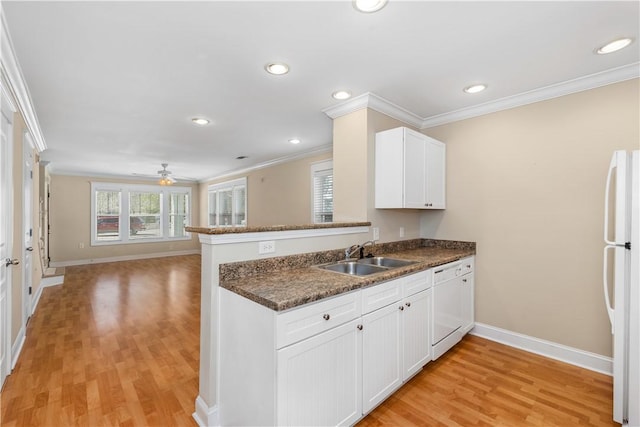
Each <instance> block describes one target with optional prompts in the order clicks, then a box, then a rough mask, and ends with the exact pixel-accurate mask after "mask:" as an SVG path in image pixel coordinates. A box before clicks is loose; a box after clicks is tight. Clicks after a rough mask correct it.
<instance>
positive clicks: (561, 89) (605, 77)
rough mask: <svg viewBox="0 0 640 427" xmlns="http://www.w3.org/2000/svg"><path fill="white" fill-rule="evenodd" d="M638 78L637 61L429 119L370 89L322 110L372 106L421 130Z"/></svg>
mask: <svg viewBox="0 0 640 427" xmlns="http://www.w3.org/2000/svg"><path fill="white" fill-rule="evenodd" d="M639 77H640V62H635V63H633V64H628V65H624V66H621V67H617V68H612V69H610V70H605V71H601V72H599V73H594V74H590V75H588V76H584V77H579V78H576V79H572V80H567V81H565V82H562V83H557V84H554V85H550V86H545V87H542V88H538V89H534V90H530V91H528V92H523V93H520V94H518V95H513V96H508V97H505V98H501V99H498V100H495V101H490V102H486V103H484V104H480V105H474V106H472V107H467V108H461V109H459V110H454V111H450V112H447V113H442V114H438V115H435V116H431V117H426V118H422V117H420V116H418V115H417V114H414V113H412V112H411V111H409V110H407V109H406V108H402V107H400V106H398V105H396V104H394V103H392V102H390V101H388V100H386V99H384V98H382V97H381V96H378V95H376V94H374V93H371V92H367V93H365V94H362V95H360V96H357V97H355V98H353V99H351V100H349V101H346V102H343V103H340V104H338V105H335V106H331V107H328V108H325V109H324V110H322V112H323V113H325V114H326V115H327V116H329V117H330V118H331V119H336V118H338V117H341V116H344V115H347V114H350V113H353V112H354V111H357V110H361V109H363V108H370V109H372V110H376V111H378V112H380V113H383V114H386V115H387V116H389V117H393V118H394V119H397V120H400V121H402V122H404V123H407V124H409V125H411V126H414V127H416V128H418V129H427V128H430V127H434V126H439V125H443V124H446V123H451V122H457V121H459V120H465V119H470V118H473V117H478V116H483V115H485V114H490V113H495V112H498V111H502V110H507V109H509V108H515V107H520V106H523V105H527V104H532V103H534V102H540V101H546V100H548V99H552V98H558V97H560V96H565V95H570V94H572V93H576V92H582V91H585V90H589V89H595V88H597V87H601V86H606V85H609V84H613V83H619V82H622V81H625V80H631V79H635V78H639Z"/></svg>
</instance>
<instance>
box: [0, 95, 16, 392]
mask: <svg viewBox="0 0 640 427" xmlns="http://www.w3.org/2000/svg"><path fill="white" fill-rule="evenodd" d="M1 111H2V114H0V120H1V122H0V212H1V213H2V214H0V387H1V386H2V385H3V384H4V380H5V379H6V378H7V375H9V372H10V369H11V351H10V349H11V333H10V331H11V313H10V311H9V310H10V296H11V293H10V283H11V265H10V264H9V265H7V263H6V260H10V259H11V245H12V237H11V232H12V213H13V203H12V200H11V197H12V194H11V132H12V126H11V123H12V121H11V117H12V116H13V115H12V114H11V108H10V107H8V105H7V102H6V100H5V97H4V94H3V95H2V109H1Z"/></svg>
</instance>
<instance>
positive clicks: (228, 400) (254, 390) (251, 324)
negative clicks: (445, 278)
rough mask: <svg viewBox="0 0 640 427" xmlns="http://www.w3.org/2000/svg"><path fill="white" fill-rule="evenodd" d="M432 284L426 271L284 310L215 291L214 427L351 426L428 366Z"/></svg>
mask: <svg viewBox="0 0 640 427" xmlns="http://www.w3.org/2000/svg"><path fill="white" fill-rule="evenodd" d="M430 287H431V271H424V272H420V273H416V274H413V275H410V276H405V277H401V278H399V279H396V280H392V281H388V282H384V283H382V284H380V285H375V286H372V287H369V288H365V289H363V290H358V291H354V292H351V293H348V294H343V295H340V296H337V297H334V298H330V299H327V300H322V301H320V302H318V303H315V304H309V305H306V306H304V307H300V308H298V309H294V310H291V311H288V312H284V313H278V312H275V311H272V310H269V309H268V308H266V307H264V306H261V305H260V304H257V303H255V302H253V301H250V300H248V299H246V298H243V297H241V296H239V295H237V294H235V293H233V292H230V291H228V290H226V289H220V324H221V326H222V328H221V332H220V349H221V352H220V372H219V375H220V422H221V425H278V426H310V425H322V426H330V425H351V424H354V423H355V422H357V421H358V420H359V419H360V418H362V417H363V415H364V414H367V413H368V412H369V411H371V410H372V409H373V408H374V407H376V406H377V405H378V404H380V403H381V402H382V401H383V400H385V399H386V398H387V397H388V396H389V395H390V394H391V393H393V392H394V391H395V390H396V389H397V388H399V387H400V386H401V385H402V384H403V382H404V381H406V380H407V379H408V378H410V377H412V376H413V375H415V374H416V373H417V372H419V371H420V369H422V367H423V366H424V365H425V364H426V363H427V362H428V361H430V360H431V355H430V349H431V338H430V329H431V328H430V321H431V314H430V311H431V305H432V303H431V291H432V290H431V288H430ZM332 322H335V323H332ZM305 331H306V332H305Z"/></svg>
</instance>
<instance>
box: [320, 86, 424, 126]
mask: <svg viewBox="0 0 640 427" xmlns="http://www.w3.org/2000/svg"><path fill="white" fill-rule="evenodd" d="M363 108H370V109H372V110H375V111H378V112H380V113H382V114H386V115H387V116H389V117H393V118H394V119H397V120H400V121H401V122H404V123H406V124H408V125H411V126H413V127H416V128H419V127H420V126H421V125H422V122H423V121H424V119H423V118H422V117H420V116H418V115H417V114H414V113H412V112H411V111H409V110H407V109H406V108H402V107H400V106H399V105H396V104H394V103H393V102H391V101H388V100H386V99H384V98H383V97H381V96H378V95H376V94H375V93H371V92H367V93H364V94H362V95H360V96H356V97H355V98H353V99H351V100H349V101H346V102H343V103H341V104H338V105H335V106H331V107H328V108H325V109H324V110H322V112H323V113H325V114H326V115H327V116H329V117H330V118H332V119H336V118H338V117H341V116H345V115H347V114H350V113H353V112H354V111H358V110H361V109H363Z"/></svg>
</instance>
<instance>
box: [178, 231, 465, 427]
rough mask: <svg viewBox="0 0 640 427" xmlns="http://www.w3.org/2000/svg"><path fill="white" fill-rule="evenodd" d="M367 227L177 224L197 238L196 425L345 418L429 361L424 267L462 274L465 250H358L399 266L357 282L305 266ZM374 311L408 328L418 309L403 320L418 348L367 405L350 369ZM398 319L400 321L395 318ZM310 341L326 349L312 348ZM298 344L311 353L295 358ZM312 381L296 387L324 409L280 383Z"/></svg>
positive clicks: (427, 271) (336, 256)
mask: <svg viewBox="0 0 640 427" xmlns="http://www.w3.org/2000/svg"><path fill="white" fill-rule="evenodd" d="M369 226H370V224H369V223H348V224H323V225H321V226H319V227H317V226H315V225H309V226H306V225H305V226H277V227H259V229H256V228H243V229H237V228H236V229H227V230H225V229H207V228H195V227H194V228H188V231H190V232H197V233H199V234H200V241H201V243H202V310H201V356H200V394H199V396H198V398H197V400H196V412H195V414H194V418H195V419H196V421H197V422H198V423H199V424H200V425H257V424H260V425H276V424H277V425H286V424H298V423H300V422H305V421H304V420H307V422H308V420H310V419H314V420H317V422H319V423H321V424H338V423H343V422H346V423H353V422H355V421H357V419H359V418H361V417H362V416H363V413H366V412H368V411H369V410H370V409H372V408H373V407H375V406H376V405H377V404H378V403H380V402H381V401H382V400H384V398H386V396H387V395H388V393H391V392H393V391H394V390H395V389H397V388H398V387H399V386H401V384H402V383H403V382H404V381H405V380H406V379H408V378H410V376H412V375H414V374H415V373H416V372H418V371H419V370H420V369H421V368H422V366H423V365H424V364H426V363H427V362H428V361H429V360H431V354H432V353H430V349H431V345H430V344H431V343H430V339H428V337H429V335H428V330H429V329H430V327H427V325H428V324H427V323H424V322H426V321H427V320H428V313H429V310H430V309H431V301H432V299H431V285H432V274H431V273H432V267H434V266H439V265H444V264H446V265H454V266H455V267H456V268H458V266H462V264H466V265H467V267H470V270H469V271H471V270H472V268H473V267H471V266H473V255H474V254H475V244H474V243H469V242H452V241H442V240H438V241H437V240H430V239H413V240H406V241H400V242H391V243H382V244H375V245H371V246H367V247H366V253H371V254H373V255H376V256H378V255H384V256H386V257H390V258H398V259H403V260H407V261H411V263H410V264H409V265H406V266H403V267H399V268H395V269H391V270H384V271H381V272H379V273H375V274H371V275H368V276H352V275H347V274H341V273H336V272H332V271H327V270H323V269H320V268H317V265H319V264H326V263H332V262H336V261H338V260H341V259H343V258H344V249H345V248H348V247H350V246H352V245H353V244H359V243H362V242H364V241H367V240H369V239H370V233H369ZM265 244H266V245H265ZM265 247H267V248H269V249H270V250H271V249H273V251H274V252H273V253H269V254H268V255H266V256H267V257H265V255H264V254H260V253H259V252H261V250H262V249H263V248H265ZM461 269H462V267H460V268H458V270H457V271H462V270H461ZM470 277H471V276H470ZM470 289H471V291H472V290H473V288H472V281H471V288H470ZM387 302H388V304H387ZM380 304H384V305H385V306H387V307H389V308H393V309H394V313H391V314H390V315H392V316H395V317H394V318H395V319H397V320H396V324H397V325H401V324H402V325H403V326H405V323H406V326H409V325H410V323H408V322H409V320H410V319H414V317H409V316H410V313H416V314H419V317H418V318H415V319H418V320H419V319H424V320H423V321H420V323H419V324H420V325H422V326H421V327H420V328H418V329H416V330H415V331H414V332H411V333H414V334H415V333H416V332H417V333H419V334H420V335H419V336H420V340H421V341H422V342H423V344H421V345H422V346H423V347H424V346H425V345H428V347H429V348H428V349H426V348H425V350H426V351H428V352H429V353H428V354H426V357H424V356H425V355H423V356H420V357H421V358H418V359H416V360H415V363H413V365H412V366H409V365H407V366H406V367H407V369H406V372H404V373H403V375H401V378H399V379H398V380H397V381H395V382H394V383H393V384H390V385H389V386H388V387H387V390H385V391H384V393H382V394H380V393H376V394H375V395H372V396H370V397H371V398H367V396H366V392H367V390H369V389H371V386H372V385H371V384H369V385H367V383H366V382H365V384H364V385H365V387H364V388H365V390H364V392H365V396H363V395H362V393H363V390H362V378H363V375H362V368H363V367H362V362H363V361H364V362H365V363H364V364H365V368H366V365H367V363H368V362H367V360H366V359H362V356H363V348H364V349H365V350H364V353H367V350H366V349H367V343H370V341H368V338H365V339H364V340H363V338H362V336H364V337H367V335H366V333H371V331H373V330H374V329H372V328H369V324H367V323H366V322H367V321H369V320H368V319H369V318H371V316H372V314H371V313H373V312H375V315H376V316H378V314H377V313H383V312H384V308H381V307H382V306H381V305H380ZM398 304H400V306H398ZM412 309H413V310H412ZM367 310H368V311H367ZM370 312H371V313H370ZM400 312H402V313H403V315H404V317H398V315H396V313H400ZM411 316H414V315H413V314H411ZM317 318H319V319H321V320H320V321H317ZM400 322H402V323H400ZM363 324H364V327H363ZM363 329H364V331H363ZM414 329H415V328H413V329H407V330H404V329H403V332H402V334H406V333H408V332H409V331H413V330H414ZM398 332H400V331H399V330H398ZM407 336H408V335H407ZM400 337H401V336H400V335H398V344H400V343H403V346H402V348H400V347H398V349H397V354H398V355H399V356H402V355H406V356H411V352H412V351H413V352H414V353H415V351H414V350H412V348H413V347H416V345H417V344H416V345H413V344H412V345H408V343H413V342H414V340H413V339H408V338H407V339H406V340H404V339H401V338H400ZM458 340H459V338H458ZM424 343H426V344H424ZM363 344H364V346H363ZM319 345H322V346H324V347H322V348H323V349H326V350H328V352H327V351H324V350H322V351H320V352H317V351H315V350H314V349H317V348H321V347H319ZM305 348H307V349H310V350H311V351H310V352H306V354H305V351H304V349H305ZM301 349H302V350H303V351H302V353H301V352H300V350H301ZM300 355H302V357H298V356H300ZM327 358H328V359H327ZM405 359H406V357H405ZM427 359H428V360H427ZM327 363H329V365H327ZM296 366H297V368H296ZM322 366H332V367H333V368H332V371H333V372H325V371H326V369H325V370H323V368H322ZM292 367H293V368H292ZM290 368H292V369H290ZM287 372H288V374H287ZM301 373H306V377H305V376H302V375H301ZM313 378H315V379H316V380H319V381H320V383H318V384H314V385H313V387H307V388H308V389H309V390H311V389H313V390H315V392H313V393H317V392H320V393H323V392H326V393H327V394H328V395H331V399H329V400H330V401H327V402H328V403H327V402H325V403H327V405H328V406H327V405H325V404H324V403H323V401H322V399H320V400H318V399H317V396H315V395H309V394H305V390H304V387H303V388H302V389H299V390H295V391H293V390H291V381H294V382H297V383H299V384H307V385H309V384H310V382H311V381H313ZM335 378H340V383H339V384H337V383H335V381H333V380H332V379H335ZM366 378H372V376H370V375H366ZM383 379H384V378H383ZM373 386H376V384H373ZM287 389H288V392H287ZM340 390H341V393H338V394H335V392H338V391H340ZM292 399H293V400H292ZM296 399H297V400H296ZM300 402H307V404H306V405H300ZM363 402H364V405H363V404H362V403H363ZM287 408H288V409H287ZM314 412H315V415H314ZM310 417H311V418H310Z"/></svg>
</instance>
